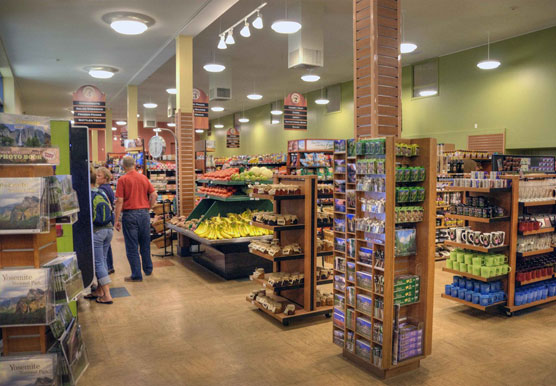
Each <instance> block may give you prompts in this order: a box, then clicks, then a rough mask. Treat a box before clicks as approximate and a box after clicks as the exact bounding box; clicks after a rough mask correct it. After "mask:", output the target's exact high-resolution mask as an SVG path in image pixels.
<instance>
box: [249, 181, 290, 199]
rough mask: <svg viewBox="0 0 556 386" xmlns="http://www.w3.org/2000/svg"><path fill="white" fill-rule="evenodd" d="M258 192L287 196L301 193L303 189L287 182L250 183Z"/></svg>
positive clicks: (254, 191) (254, 190)
mask: <svg viewBox="0 0 556 386" xmlns="http://www.w3.org/2000/svg"><path fill="white" fill-rule="evenodd" d="M249 188H250V189H253V193H256V194H269V195H271V196H274V195H276V196H286V195H296V194H301V189H300V188H299V186H297V185H287V184H268V185H249Z"/></svg>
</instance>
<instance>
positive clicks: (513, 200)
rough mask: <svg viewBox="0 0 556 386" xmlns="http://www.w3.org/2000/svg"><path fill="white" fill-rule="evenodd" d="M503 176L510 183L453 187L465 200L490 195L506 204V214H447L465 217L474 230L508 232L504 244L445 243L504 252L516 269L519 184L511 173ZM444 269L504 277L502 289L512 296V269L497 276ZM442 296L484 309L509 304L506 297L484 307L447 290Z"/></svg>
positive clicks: (509, 262)
mask: <svg viewBox="0 0 556 386" xmlns="http://www.w3.org/2000/svg"><path fill="white" fill-rule="evenodd" d="M502 178H507V179H508V180H509V184H510V187H508V188H490V189H489V188H468V187H457V188H456V187H453V188H452V189H453V190H456V189H457V190H460V191H462V192H463V193H464V197H463V202H464V203H466V202H467V201H468V199H469V196H475V195H477V196H488V198H489V200H491V202H493V203H494V204H495V205H496V206H499V207H501V208H503V210H504V213H505V215H504V216H503V217H495V218H482V217H473V216H463V215H456V214H447V215H446V216H448V217H450V218H453V219H458V220H464V221H466V222H467V223H468V224H469V226H470V227H471V229H472V230H473V231H480V232H483V233H485V232H486V233H490V232H495V231H503V232H505V234H506V237H505V242H504V245H501V246H498V247H490V248H485V247H482V246H475V245H470V244H465V243H456V242H452V241H446V242H445V244H446V245H449V246H453V247H456V248H459V249H463V250H468V251H476V252H482V253H503V254H505V255H506V256H507V257H508V264H509V266H510V271H513V270H515V251H516V243H517V234H516V233H515V232H514V229H515V228H516V226H517V212H516V211H515V210H514V207H515V206H516V205H517V201H518V191H519V190H518V189H519V188H518V186H517V178H515V177H512V176H502ZM448 189H449V190H450V187H448ZM442 270H443V271H445V272H450V273H453V274H454V275H455V276H463V277H466V278H468V279H474V280H479V281H482V282H493V281H497V280H500V281H502V289H503V291H504V292H505V293H506V297H507V298H508V299H510V297H511V296H512V292H513V290H512V285H513V283H512V282H513V279H511V272H510V274H506V275H497V276H495V277H489V278H485V277H482V276H478V275H472V274H470V273H467V272H461V271H458V270H452V269H448V268H446V267H443V268H442ZM442 297H443V298H445V299H449V300H453V301H456V302H458V303H461V304H465V305H468V306H470V307H473V308H475V309H478V310H482V311H485V310H487V309H491V308H493V306H496V305H503V304H506V301H504V302H497V303H495V304H492V305H489V306H486V307H485V306H481V305H478V304H473V303H471V302H467V301H465V300H462V299H458V298H455V297H453V296H449V295H446V294H442Z"/></svg>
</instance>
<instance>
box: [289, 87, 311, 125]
mask: <svg viewBox="0 0 556 386" xmlns="http://www.w3.org/2000/svg"><path fill="white" fill-rule="evenodd" d="M284 129H285V130H307V100H306V99H305V98H304V97H303V95H301V94H300V93H298V92H292V93H291V94H289V95H288V96H286V97H285V98H284Z"/></svg>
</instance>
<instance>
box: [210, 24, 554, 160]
mask: <svg viewBox="0 0 556 386" xmlns="http://www.w3.org/2000/svg"><path fill="white" fill-rule="evenodd" d="M491 57H492V58H496V59H499V60H500V61H501V62H502V65H501V66H500V67H499V68H498V69H496V70H491V71H484V70H480V69H479V68H477V66H476V64H477V63H478V62H479V61H481V60H483V59H485V58H486V46H483V47H479V48H474V49H470V50H466V51H462V52H459V53H455V54H452V55H447V56H443V57H440V58H438V65H439V67H438V68H439V94H438V95H437V96H433V97H426V98H413V97H412V87H411V85H412V71H411V66H406V67H404V68H403V73H402V112H403V114H402V118H403V127H402V136H403V137H405V138H419V137H435V138H437V140H438V142H444V143H455V144H456V148H459V149H465V148H466V147H467V136H468V135H472V134H491V133H500V132H506V148H507V149H508V152H513V153H525V154H529V153H530V152H532V151H533V152H540V153H543V154H556V136H555V135H554V133H555V129H556V127H555V126H556V108H555V106H556V27H553V28H549V29H545V30H542V31H538V32H533V33H530V34H527V35H523V36H519V37H516V38H512V39H508V40H504V41H501V42H498V43H494V44H492V45H491ZM341 86H342V105H341V111H340V112H338V113H331V114H327V113H326V108H325V107H323V106H318V105H316V104H315V103H314V100H315V99H316V98H317V97H318V96H319V95H320V91H316V92H312V93H309V94H307V95H306V97H307V99H308V118H309V122H308V130H307V131H303V132H299V131H287V130H284V129H283V125H282V124H280V125H271V124H270V118H269V117H270V105H265V106H261V107H257V108H254V109H251V110H246V111H245V115H246V116H247V117H248V118H250V120H251V121H250V122H249V123H248V124H243V125H242V128H241V134H240V143H241V147H240V148H239V149H227V148H226V130H227V129H228V128H230V127H231V125H232V116H227V117H225V118H222V119H221V120H220V121H221V123H222V124H224V129H220V130H214V129H213V134H212V136H211V137H209V139H214V140H215V146H216V152H215V155H217V156H230V155H236V154H261V153H273V152H278V151H286V149H287V141H288V140H290V139H297V138H351V137H353V82H347V83H343V84H342V85H341ZM475 124H477V128H476V129H475ZM531 149H536V150H531Z"/></svg>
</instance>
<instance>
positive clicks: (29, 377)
mask: <svg viewBox="0 0 556 386" xmlns="http://www.w3.org/2000/svg"><path fill="white" fill-rule="evenodd" d="M59 384H60V382H59V378H58V356H57V355H56V354H37V355H25V356H8V357H0V385H14V386H19V385H22V386H27V385H40V386H58V385H59Z"/></svg>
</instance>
